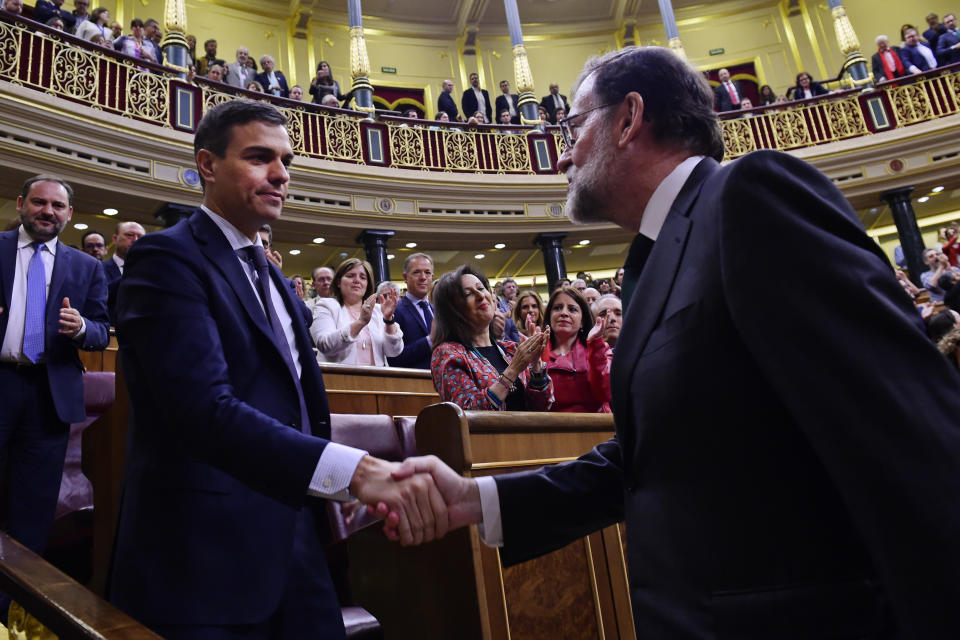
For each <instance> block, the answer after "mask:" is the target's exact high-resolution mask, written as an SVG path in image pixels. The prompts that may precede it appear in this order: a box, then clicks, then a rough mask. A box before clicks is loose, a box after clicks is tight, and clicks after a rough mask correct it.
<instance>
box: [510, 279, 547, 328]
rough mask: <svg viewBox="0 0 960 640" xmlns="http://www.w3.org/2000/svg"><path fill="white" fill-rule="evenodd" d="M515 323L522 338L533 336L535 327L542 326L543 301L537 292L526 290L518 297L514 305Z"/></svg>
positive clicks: (512, 317) (513, 316) (513, 317)
mask: <svg viewBox="0 0 960 640" xmlns="http://www.w3.org/2000/svg"><path fill="white" fill-rule="evenodd" d="M511 319H512V320H513V323H514V324H515V325H516V326H517V330H518V331H519V332H520V337H521V338H529V337H530V336H531V335H533V333H534V331H533V328H534V327H538V326H540V323H541V321H542V320H543V301H542V300H541V299H540V294H539V293H537V292H536V291H531V290H529V289H528V290H526V291H524V292H522V293H521V294H520V295H518V296H517V302H516V304H514V305H513V315H512V316H511Z"/></svg>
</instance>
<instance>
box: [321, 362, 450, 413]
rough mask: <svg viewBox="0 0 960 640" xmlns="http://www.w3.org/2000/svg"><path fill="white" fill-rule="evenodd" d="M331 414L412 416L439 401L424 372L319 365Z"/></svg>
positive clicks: (328, 363)
mask: <svg viewBox="0 0 960 640" xmlns="http://www.w3.org/2000/svg"><path fill="white" fill-rule="evenodd" d="M320 370H321V371H322V372H323V384H324V386H326V388H327V400H328V401H329V402H330V413H382V414H386V415H389V416H415V415H417V414H418V413H420V410H421V409H423V408H424V407H427V406H430V405H431V404H435V403H437V402H440V396H438V395H437V391H436V389H434V388H433V379H432V378H431V377H430V372H429V371H427V370H425V369H401V368H398V367H364V366H356V365H343V364H334V363H330V362H323V363H321V364H320Z"/></svg>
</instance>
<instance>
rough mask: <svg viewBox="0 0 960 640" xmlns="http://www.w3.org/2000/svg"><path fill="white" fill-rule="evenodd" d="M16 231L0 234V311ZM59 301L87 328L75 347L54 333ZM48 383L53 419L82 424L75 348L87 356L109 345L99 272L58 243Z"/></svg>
mask: <svg viewBox="0 0 960 640" xmlns="http://www.w3.org/2000/svg"><path fill="white" fill-rule="evenodd" d="M17 233H18V230H17V229H14V230H12V231H5V232H3V233H0V301H2V302H0V306H2V307H3V308H4V309H5V310H6V309H9V308H10V297H11V295H13V276H14V273H15V270H16V258H17ZM64 298H70V306H71V307H73V308H74V309H77V310H78V311H79V312H80V315H81V316H83V319H84V321H85V323H86V325H87V332H86V334H84V336H83V340H82V341H81V342H80V343H79V345H78V344H77V343H76V342H75V341H74V340H72V339H71V338H68V337H67V336H62V335H60V334H59V333H58V331H59V328H60V308H61V306H62V304H63V299H64ZM7 318H8V315H7V314H6V313H5V312H4V313H0V341H2V339H3V335H4V334H5V333H6V331H7ZM45 321H46V342H45V350H46V359H47V378H48V380H49V382H50V392H51V394H52V395H53V403H54V405H55V406H56V409H57V415H58V416H59V417H60V420H62V421H63V422H68V423H72V422H83V420H84V418H85V417H86V412H85V410H84V406H83V365H82V364H81V363H80V358H79V357H78V355H77V347H78V346H79V347H80V348H82V349H86V350H88V351H99V350H101V349H104V348H106V346H107V343H108V341H109V339H110V336H109V331H110V324H109V322H108V321H107V284H106V280H105V278H104V275H103V267H102V266H101V265H100V263H99V262H98V261H97V260H96V259H95V258H93V257H91V256H88V255H87V254H85V253H83V252H82V251H77V250H76V249H73V248H71V247H68V246H67V245H65V244H63V243H62V242H57V258H56V261H55V262H54V263H53V273H52V274H51V276H50V291H49V293H48V294H47V310H46V316H45Z"/></svg>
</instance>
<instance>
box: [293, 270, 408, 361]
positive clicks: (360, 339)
mask: <svg viewBox="0 0 960 640" xmlns="http://www.w3.org/2000/svg"><path fill="white" fill-rule="evenodd" d="M331 291H332V293H333V296H334V297H333V298H320V299H318V300H317V303H316V305H315V306H314V307H313V324H311V325H310V337H311V338H312V339H313V342H314V344H316V345H317V349H318V350H319V351H320V354H319V355H318V356H317V359H318V360H320V362H341V363H343V364H361V365H371V366H378V367H383V366H387V357H388V356H389V357H393V356H398V355H400V352H401V351H403V332H402V331H400V326H399V325H398V324H397V323H396V320H395V319H394V317H393V312H394V311H395V310H396V308H397V301H398V298H397V294H396V292H395V291H388V292H387V293H385V294H383V295H380V296H378V295H376V294H374V292H373V273H372V269H371V268H370V264H369V263H368V262H367V261H366V260H359V259H357V258H349V259H347V260H344V261H343V262H341V263H340V266H339V267H337V271H336V273H335V274H334V276H333V284H332V285H331Z"/></svg>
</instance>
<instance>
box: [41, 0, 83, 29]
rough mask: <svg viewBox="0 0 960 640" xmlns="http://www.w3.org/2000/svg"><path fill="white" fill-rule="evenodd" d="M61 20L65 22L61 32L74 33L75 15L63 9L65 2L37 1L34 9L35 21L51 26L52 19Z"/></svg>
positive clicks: (52, 0)
mask: <svg viewBox="0 0 960 640" xmlns="http://www.w3.org/2000/svg"><path fill="white" fill-rule="evenodd" d="M54 17H57V18H60V20H61V21H62V22H63V26H62V27H61V28H60V30H61V31H69V32H70V33H73V26H74V22H75V20H76V19H75V18H74V17H73V14H72V13H70V12H69V11H67V10H66V9H64V8H63V0H37V3H36V4H35V5H34V7H33V19H34V20H36V21H37V22H42V23H43V24H45V25H47V26H50V18H54Z"/></svg>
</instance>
